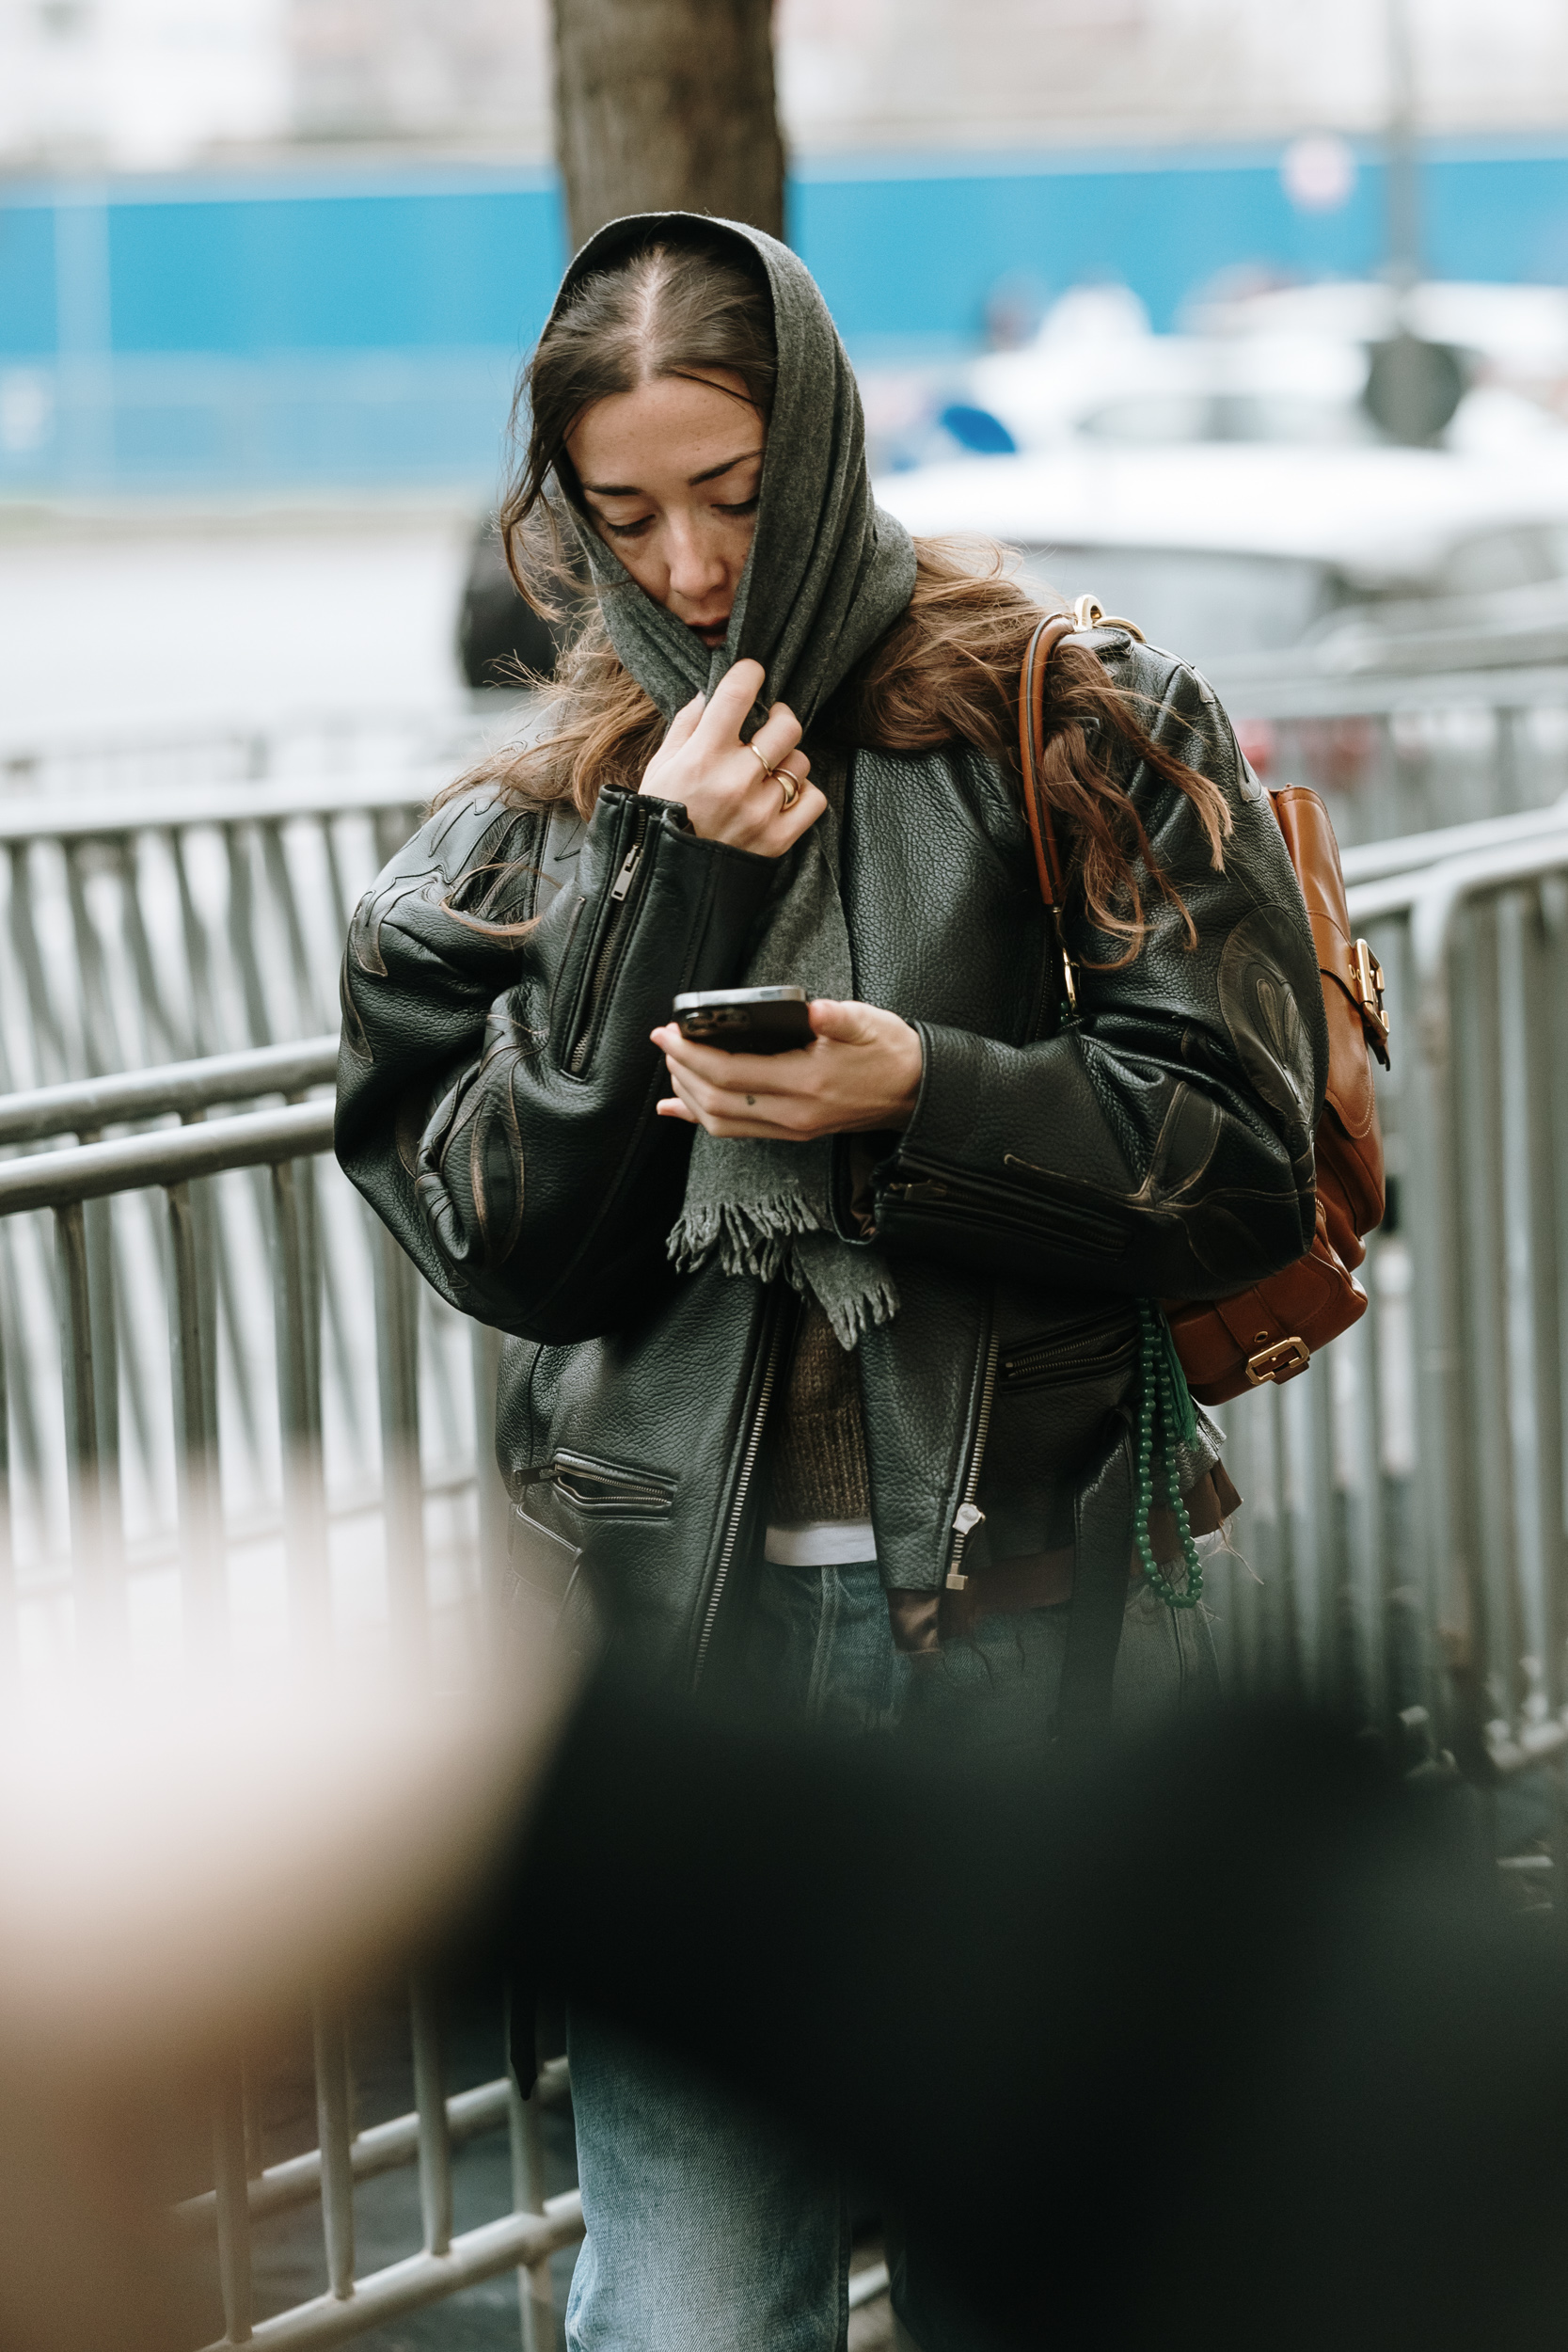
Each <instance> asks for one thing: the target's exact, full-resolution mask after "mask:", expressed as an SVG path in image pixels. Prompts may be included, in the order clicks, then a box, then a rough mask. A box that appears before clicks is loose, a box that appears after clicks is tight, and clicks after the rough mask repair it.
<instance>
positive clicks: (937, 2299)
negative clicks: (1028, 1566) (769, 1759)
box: [566, 1560, 1217, 2352]
mask: <svg viewBox="0 0 1568 2352" xmlns="http://www.w3.org/2000/svg"><path fill="white" fill-rule="evenodd" d="M1066 1640H1067V1612H1066V1611H1065V1610H1061V1609H1051V1610H1033V1611H1030V1612H1028V1613H1025V1614H1024V1615H1022V1616H1013V1617H1002V1616H996V1617H989V1618H982V1619H981V1620H980V1622H979V1624H978V1625H977V1626H976V1627H975V1629H974V1640H973V1641H971V1642H966V1643H962V1644H958V1645H954V1646H953V1647H952V1648H950V1649H949V1650H947V1651H945V1652H943V1654H942V1657H941V1659H939V1660H935V1661H930V1662H928V1663H926V1664H923V1665H920V1666H918V1667H911V1661H909V1660H908V1659H907V1658H903V1657H901V1656H900V1655H899V1654H898V1652H897V1651H896V1650H895V1648H894V1646H893V1639H892V1635H891V1633H890V1631H889V1629H888V1615H887V1607H886V1604H885V1602H884V1600H883V1598H882V1591H881V1585H880V1581H879V1578H878V1573H877V1564H876V1562H875V1561H874V1560H866V1561H859V1562H856V1563H855V1564H854V1565H850V1566H845V1567H832V1568H785V1567H780V1566H776V1565H772V1564H768V1565H765V1567H764V1568H763V1571H762V1576H761V1581H760V1584H759V1588H758V1591H757V1595H756V1599H755V1604H754V1611H753V1621H752V1636H751V1657H750V1665H751V1669H752V1674H753V1676H754V1677H756V1679H757V1680H758V1681H759V1683H760V1684H761V1685H762V1686H763V1687H764V1688H765V1689H766V1691H767V1692H768V1696H769V1699H770V1701H771V1702H772V1703H773V1704H774V1705H776V1706H778V1707H779V1708H782V1709H784V1711H785V1712H787V1713H788V1714H791V1715H793V1716H794V1717H796V1718H797V1719H798V1720H800V1719H804V1720H805V1721H807V1722H810V1723H814V1724H817V1725H818V1726H820V1727H822V1728H824V1729H828V1730H835V1731H843V1732H846V1733H850V1734H859V1733H864V1732H868V1731H879V1730H887V1729H891V1728H892V1727H893V1726H894V1725H895V1724H897V1723H898V1722H899V1720H900V1719H901V1718H902V1717H904V1716H905V1715H907V1714H915V1715H925V1714H927V1713H928V1712H929V1713H931V1714H934V1715H940V1716H942V1717H945V1716H947V1715H948V1713H949V1712H951V1714H952V1716H953V1719H954V1725H955V1728H958V1727H960V1726H961V1728H962V1731H963V1734H964V1736H965V1737H966V1738H968V1739H972V1740H979V1741H980V1742H981V1743H983V1744H984V1745H985V1746H987V1747H990V1748H992V1749H994V1748H995V1747H997V1746H1006V1745H1007V1744H1010V1743H1011V1742H1013V1741H1022V1740H1029V1739H1031V1738H1033V1737H1035V1736H1037V1731H1038V1726H1039V1724H1041V1722H1042V1721H1043V1719H1044V1717H1045V1716H1047V1715H1048V1714H1049V1713H1050V1711H1051V1710H1052V1708H1053V1707H1054V1705H1055V1698H1056V1688H1057V1684H1058V1682H1059V1679H1060V1676H1061V1670H1062V1659H1063V1655H1064V1652H1065V1648H1066ZM1216 1688H1217V1673H1216V1666H1215V1660H1214V1648H1213V1643H1212V1638H1211V1636H1210V1633H1209V1628H1208V1625H1207V1623H1206V1622H1204V1620H1203V1618H1202V1614H1201V1613H1200V1612H1197V1611H1192V1612H1187V1611H1182V1612H1176V1611H1172V1610H1168V1609H1166V1608H1165V1606H1164V1603H1163V1602H1161V1601H1160V1600H1158V1599H1156V1597H1155V1596H1154V1595H1153V1593H1152V1592H1150V1591H1148V1588H1147V1587H1144V1586H1140V1587H1138V1588H1137V1589H1136V1590H1135V1591H1134V1592H1133V1593H1132V1597H1131V1598H1130V1599H1129V1602H1128V1607H1127V1617H1126V1622H1125V1626H1124V1629H1123V1635H1122V1644H1121V1650H1120V1653H1119V1655H1118V1658H1117V1679H1116V1689H1115V1706H1116V1711H1117V1717H1118V1720H1120V1721H1121V1722H1123V1723H1125V1724H1128V1726H1129V1727H1133V1726H1136V1725H1141V1724H1145V1723H1148V1722H1150V1721H1153V1720H1156V1719H1157V1718H1158V1717H1159V1715H1160V1714H1161V1713H1162V1712H1174V1711H1176V1710H1177V1709H1180V1708H1183V1707H1187V1706H1191V1705H1193V1704H1194V1703H1195V1702H1196V1701H1199V1700H1201V1699H1202V1698H1205V1697H1207V1696H1210V1695H1212V1693H1213V1692H1214V1691H1215V1689H1216ZM851 1992H852V1988H849V1987H847V1989H846V1997H847V1998H848V1997H851ZM568 2032H569V2048H570V2055H571V2062H572V2102H573V2106H574V2109H575V2111H576V2116H577V2132H578V2177H579V2178H580V2180H581V2183H582V2209H583V2214H584V2217H585V2219H586V2222H587V2236H586V2238H585V2240H584V2243H583V2247H582V2250H581V2252H580V2253H579V2255H578V2264H577V2269H576V2271H575V2272H574V2274H573V2279H572V2293H571V2298H570V2301H569V2302H568V2305H567V2310H566V2337H567V2342H568V2344H570V2345H571V2346H572V2347H573V2352H843V2347H844V2344H845V2334H846V2328H847V2324H848V2305H847V2284H848V2265H849V2230H848V2207H847V2197H846V2192H845V2184H844V2182H843V2181H842V2180H841V2179H840V2177H839V2174H838V2171H837V2169H836V2168H835V2167H834V2166H833V2165H832V2163H831V2162H830V2161H829V2160H828V2159H826V2158H824V2157H823V2156H821V2155H820V2154H818V2153H814V2152H812V2151H811V2150H810V2149H807V2148H802V2147H801V2146H800V2145H798V2144H797V2143H796V2142H795V2141H794V2140H793V2139H792V2138H791V2137H789V2136H788V2135H787V2134H786V2133H784V2131H782V2130H781V2129H780V2127H779V2126H778V2125H776V2124H774V2123H773V2122H770V2121H769V2120H768V2119H767V2118H766V2117H763V2116H759V2115H758V2114H756V2113H755V2112H754V2111H753V2110H752V2109H751V2108H749V2107H748V2106H745V2105H744V2103H743V2102H741V2101H740V2100H738V2099H736V2097H734V2096H733V2095H732V2094H731V2093H729V2092H727V2091H723V2090H720V2089H718V2088H717V2087H716V2086H715V2085H713V2084H711V2083H709V2082H707V2081H705V2080H704V2079H703V2078H702V2077H700V2076H698V2075H694V2074H691V2073H690V2072H689V2070H687V2069H685V2068H683V2067H682V2066H681V2065H680V2064H679V2062H678V2061H676V2060H674V2059H673V2058H668V2057H666V2056H664V2055H663V2054H661V2053H659V2052H656V2051H653V2050H650V2049H649V2048H648V2047H647V2045H646V2044H645V2043H641V2042H637V2041H635V2040H634V2039H632V2038H631V2037H629V2036H627V2035H626V2034H624V2033H623V2032H621V2031H620V2029H619V2028H616V2027H611V2026H608V2025H606V2024H605V2023H604V2022H603V2021H602V2020H600V2019H598V2018H594V2017H591V2016H585V2015H583V2014H582V2013H581V2012H579V2011H574V2012H573V2014H572V2016H571V2018H570V2020H569V2026H568ZM975 2259H976V2261H983V2260H984V2251H983V2249H976V2252H975ZM894 2302H895V2308H896V2309H897V2311H898V2312H899V2316H900V2318H901V2319H902V2320H903V2322H904V2324H905V2325H906V2326H907V2327H908V2328H909V2329H910V2330H911V2333H912V2334H913V2336H914V2338H915V2340H916V2342H917V2344H919V2346H920V2348H921V2352H1001V2346H1000V2345H999V2343H998V2340H997V2339H996V2337H995V2336H994V2335H993V2334H992V2333H990V2331H989V2330H987V2329H985V2328H981V2327H980V2326H979V2325H978V2324H976V2323H975V2322H974V2321H973V2320H971V2319H970V2318H969V2317H968V2316H967V2314H966V2313H964V2312H962V2311H961V2310H958V2309H955V2308H954V2306H953V2304H952V2302H951V2299H950V2297H949V2296H948V2295H947V2294H945V2293H943V2291H942V2289H941V2288H940V2287H938V2286H936V2285H934V2284H933V2283H928V2282H927V2280H926V2278H925V2277H924V2275H923V2272H922V2266H921V2262H920V2248H919V2246H918V2245H914V2246H911V2247H909V2248H907V2249H905V2252H904V2254H903V2256H902V2257H901V2259H900V2260H899V2261H898V2262H897V2263H896V2265H895V2271H894Z"/></svg>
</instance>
